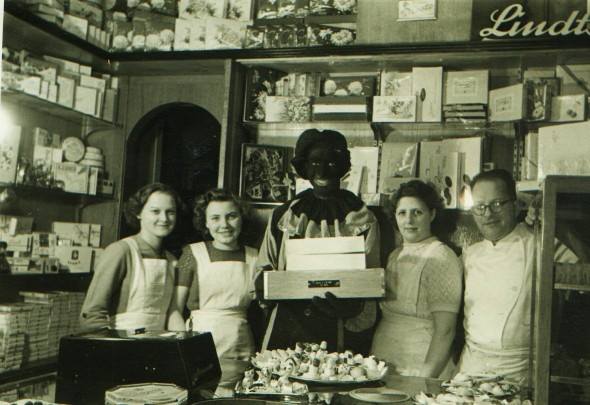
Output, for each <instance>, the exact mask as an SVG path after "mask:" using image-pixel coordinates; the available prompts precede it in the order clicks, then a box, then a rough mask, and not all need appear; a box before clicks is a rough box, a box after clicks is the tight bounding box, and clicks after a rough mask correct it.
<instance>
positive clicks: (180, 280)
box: [174, 246, 197, 287]
mask: <svg viewBox="0 0 590 405" xmlns="http://www.w3.org/2000/svg"><path fill="white" fill-rule="evenodd" d="M196 268H197V261H196V260H195V257H194V256H193V254H192V252H191V248H190V246H185V247H183V248H182V253H181V255H180V259H178V263H177V264H176V272H177V273H176V280H175V284H174V285H176V286H183V287H190V286H191V284H192V282H193V275H194V272H195V269H196Z"/></svg>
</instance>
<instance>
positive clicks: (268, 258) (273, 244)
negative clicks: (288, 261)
mask: <svg viewBox="0 0 590 405" xmlns="http://www.w3.org/2000/svg"><path fill="white" fill-rule="evenodd" d="M275 214H276V213H275V212H273V213H272V214H271V216H270V218H269V219H268V224H267V225H266V230H265V232H264V238H263V239H262V244H261V245H260V251H259V252H258V259H257V260H256V268H257V269H259V270H270V269H277V268H278V262H279V248H278V246H277V241H276V240H275V238H274V236H273V234H274V232H273V226H274V225H273V224H274V221H273V216H274V215H275Z"/></svg>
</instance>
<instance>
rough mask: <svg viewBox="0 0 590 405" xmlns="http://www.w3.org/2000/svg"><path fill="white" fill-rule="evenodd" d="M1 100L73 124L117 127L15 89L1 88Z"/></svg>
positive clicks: (114, 124)
mask: <svg viewBox="0 0 590 405" xmlns="http://www.w3.org/2000/svg"><path fill="white" fill-rule="evenodd" d="M2 101H3V102H7V103H12V104H16V105H19V106H24V107H27V108H31V109H33V110H36V111H39V112H43V113H47V114H50V115H51V116H54V117H59V118H61V119H64V120H66V121H69V122H73V123H75V124H79V125H82V124H89V125H90V126H91V127H92V128H94V129H98V128H108V129H110V128H119V127H120V126H119V125H117V124H116V123H113V122H110V121H106V120H103V119H101V118H98V117H95V116H93V115H88V114H85V113H82V112H80V111H77V110H74V109H73V108H69V107H65V106H63V105H61V104H57V103H53V102H51V101H48V100H45V99H42V98H40V97H36V96H33V95H30V94H26V93H23V92H20V91H16V90H3V91H2Z"/></svg>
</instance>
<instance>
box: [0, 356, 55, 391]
mask: <svg viewBox="0 0 590 405" xmlns="http://www.w3.org/2000/svg"><path fill="white" fill-rule="evenodd" d="M56 370H57V358H55V357H52V358H48V359H43V360H39V361H35V362H33V363H30V364H25V365H23V366H22V367H21V368H20V369H18V370H9V371H4V372H1V373H0V386H4V385H6V384H9V383H13V382H16V381H21V380H25V379H30V378H38V377H39V376H42V375H44V374H50V373H53V372H55V371H56Z"/></svg>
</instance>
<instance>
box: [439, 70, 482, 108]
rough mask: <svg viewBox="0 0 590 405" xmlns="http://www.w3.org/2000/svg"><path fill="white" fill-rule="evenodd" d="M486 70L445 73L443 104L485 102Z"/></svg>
mask: <svg viewBox="0 0 590 405" xmlns="http://www.w3.org/2000/svg"><path fill="white" fill-rule="evenodd" d="M489 76H490V74H489V72H488V71H487V70H465V71H462V72H446V73H445V101H444V103H445V104H487V103H488V81H489Z"/></svg>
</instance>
